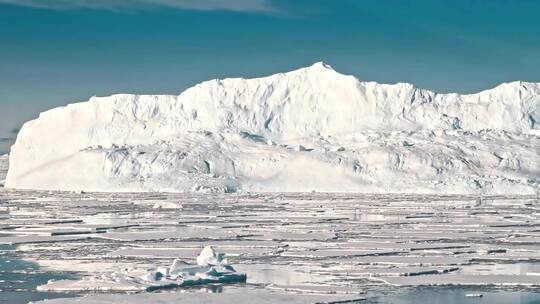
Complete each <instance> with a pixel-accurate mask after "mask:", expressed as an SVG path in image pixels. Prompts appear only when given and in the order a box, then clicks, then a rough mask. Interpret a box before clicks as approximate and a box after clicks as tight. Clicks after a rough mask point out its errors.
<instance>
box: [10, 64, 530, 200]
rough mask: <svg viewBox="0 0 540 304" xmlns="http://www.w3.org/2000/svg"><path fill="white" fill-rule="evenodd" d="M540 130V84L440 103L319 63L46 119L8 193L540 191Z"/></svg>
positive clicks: (432, 96) (74, 109) (71, 109)
mask: <svg viewBox="0 0 540 304" xmlns="http://www.w3.org/2000/svg"><path fill="white" fill-rule="evenodd" d="M539 122H540V85H539V84H535V83H526V82H512V83H505V84H502V85H500V86H498V87H496V88H493V89H490V90H486V91H483V92H480V93H477V94H470V95H459V94H437V93H434V92H430V91H427V90H422V89H418V88H415V87H414V86H413V85H411V84H406V83H398V84H394V85H387V84H378V83H374V82H362V81H360V80H358V79H356V78H355V77H353V76H347V75H342V74H339V73H338V72H336V71H334V70H333V69H332V68H331V67H329V66H328V65H325V64H324V63H316V64H314V65H313V66H310V67H307V68H302V69H299V70H296V71H292V72H289V73H282V74H276V75H272V76H269V77H264V78H258V79H241V78H238V79H224V80H211V81H207V82H203V83H201V84H198V85H196V86H194V87H192V88H190V89H188V90H186V91H184V92H183V93H182V94H180V95H178V96H173V95H128V94H121V95H113V96H110V97H93V98H91V99H90V100H89V101H87V102H82V103H77V104H71V105H68V106H66V107H60V108H55V109H52V110H49V111H46V112H44V113H42V114H41V115H40V116H39V118H37V119H35V120H33V121H30V122H27V123H26V124H25V125H24V126H23V128H22V129H21V131H20V132H19V134H18V136H17V140H16V143H15V144H14V145H13V147H12V149H11V153H10V169H9V172H8V175H7V179H6V186H7V187H13V188H35V189H62V190H85V191H171V192H182V191H202V192H214V191H226V192H232V191H272V192H273V191H285V192H290V191H293V192H294V191H312V190H316V191H340V192H343V191H356V192H418V193H441V192H444V193H477V192H480V193H538V191H539V182H538V180H539V177H540V164H539V159H540V138H539V137H538V134H539V133H538V130H539V129H540V123H539Z"/></svg>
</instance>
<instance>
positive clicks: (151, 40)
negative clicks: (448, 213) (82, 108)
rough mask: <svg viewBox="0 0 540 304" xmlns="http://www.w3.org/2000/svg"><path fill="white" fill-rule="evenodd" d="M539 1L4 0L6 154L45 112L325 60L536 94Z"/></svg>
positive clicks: (391, 78)
mask: <svg viewBox="0 0 540 304" xmlns="http://www.w3.org/2000/svg"><path fill="white" fill-rule="evenodd" d="M539 12H540V1H535V0H513V1H512V0H485V1H480V0H451V1H450V0H430V1H428V0H416V1H412V0H388V1H383V0H294V1H284V0H93V1H89V0H0V152H3V151H7V149H8V147H9V145H10V144H11V143H12V141H13V137H14V136H15V134H16V130H17V129H18V128H19V127H20V126H21V125H22V123H23V122H24V121H26V120H28V119H31V118H33V117H35V116H37V114H38V113H39V112H41V111H43V110H46V109H49V108H51V107H54V106H58V105H64V104H67V103H70V102H75V101H82V100H87V99H88V98H89V97H91V96H93V95H98V96H102V95H110V94H113V93H169V94H178V93H180V92H181V91H182V90H184V89H186V88H187V87H189V86H191V85H193V84H195V83H198V82H200V81H204V80H208V79H212V78H223V77H257V76H265V75H269V74H272V73H276V72H282V71H288V70H291V69H295V68H298V67H302V66H306V65H310V64H312V63H313V62H315V61H320V60H323V61H325V62H327V63H329V64H331V65H332V66H333V67H334V68H335V69H336V70H337V71H339V72H342V73H346V74H353V75H356V76H357V77H359V78H360V79H363V80H373V81H378V82H384V83H395V82H411V83H414V84H415V85H417V86H419V87H421V88H426V89H432V90H435V91H439V92H451V91H452V92H453V91H455V92H462V93H470V92H476V91H480V90H483V89H487V88H490V87H493V86H495V85H497V84H498V83H501V82H505V81H512V80H526V81H532V82H540V56H539V55H538V54H540V21H539V20H540V18H538V13H539Z"/></svg>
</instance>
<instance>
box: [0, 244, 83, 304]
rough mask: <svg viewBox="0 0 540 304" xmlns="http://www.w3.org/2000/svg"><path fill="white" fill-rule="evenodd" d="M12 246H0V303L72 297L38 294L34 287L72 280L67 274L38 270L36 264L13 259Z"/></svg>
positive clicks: (47, 293) (18, 303)
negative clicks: (53, 280) (62, 280)
mask: <svg viewBox="0 0 540 304" xmlns="http://www.w3.org/2000/svg"><path fill="white" fill-rule="evenodd" d="M12 249H14V247H12V246H6V245H0V303H9V304H23V303H28V302H29V301H38V300H43V299H52V298H63V297H70V296H74V295H70V294H63V293H52V292H38V291H36V287H37V286H39V285H41V284H45V283H46V282H47V281H48V280H50V279H64V278H73V277H75V275H73V274H67V273H52V272H46V271H42V270H40V269H39V266H38V265H37V264H36V263H31V262H27V261H22V260H18V259H16V258H14V256H13V254H12V253H11V250H12Z"/></svg>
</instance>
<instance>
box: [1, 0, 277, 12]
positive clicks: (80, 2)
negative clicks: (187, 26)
mask: <svg viewBox="0 0 540 304" xmlns="http://www.w3.org/2000/svg"><path fill="white" fill-rule="evenodd" d="M0 4H11V5H18V6H27V7H34V8H43V9H56V10H67V9H103V10H124V9H147V8H152V7H166V8H173V9H186V10H208V11H209V10H227V11H236V12H272V11H275V8H274V6H273V5H272V3H271V0H0Z"/></svg>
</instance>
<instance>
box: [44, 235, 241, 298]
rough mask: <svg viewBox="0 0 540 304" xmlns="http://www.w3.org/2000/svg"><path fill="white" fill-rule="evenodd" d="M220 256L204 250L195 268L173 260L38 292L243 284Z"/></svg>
mask: <svg viewBox="0 0 540 304" xmlns="http://www.w3.org/2000/svg"><path fill="white" fill-rule="evenodd" d="M223 257H224V255H223V254H222V253H217V252H215V251H214V250H213V249H212V247H210V246H207V247H205V248H204V249H203V250H202V252H201V253H200V255H199V256H198V257H197V264H198V266H192V267H186V264H185V262H183V261H181V260H177V259H175V260H174V261H173V264H172V265H171V266H170V267H169V268H155V269H150V270H146V269H137V268H135V269H125V270H123V271H119V272H109V273H103V274H99V275H94V276H90V277H84V278H82V279H81V280H58V281H54V280H52V281H49V282H47V284H45V285H41V286H38V288H37V289H38V290H39V291H152V290H156V289H163V288H175V287H187V286H195V285H203V284H211V283H235V282H245V281H246V274H244V273H238V272H236V271H235V270H234V268H233V267H232V266H230V265H228V264H227V262H226V260H224V259H223Z"/></svg>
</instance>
